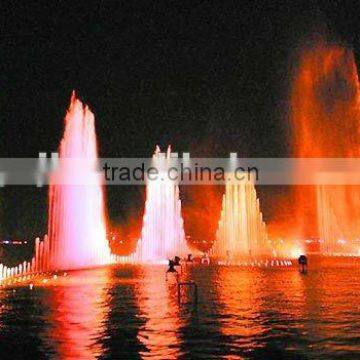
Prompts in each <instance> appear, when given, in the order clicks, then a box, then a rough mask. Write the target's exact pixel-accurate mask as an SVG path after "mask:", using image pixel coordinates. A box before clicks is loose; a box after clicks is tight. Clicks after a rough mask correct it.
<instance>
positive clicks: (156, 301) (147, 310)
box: [137, 266, 180, 359]
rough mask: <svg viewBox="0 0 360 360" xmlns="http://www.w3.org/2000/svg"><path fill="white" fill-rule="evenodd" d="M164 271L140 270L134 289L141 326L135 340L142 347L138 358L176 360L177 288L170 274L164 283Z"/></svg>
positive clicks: (178, 353) (177, 325) (157, 269)
mask: <svg viewBox="0 0 360 360" xmlns="http://www.w3.org/2000/svg"><path fill="white" fill-rule="evenodd" d="M165 271H166V269H165V268H164V267H160V266H155V267H144V268H143V272H142V281H141V283H140V284H139V286H138V287H137V301H138V306H139V311H140V316H141V317H142V318H143V319H144V320H145V323H144V324H143V325H142V326H141V327H140V329H139V333H138V339H139V340H140V341H141V343H142V344H143V345H144V346H145V350H142V351H140V355H141V357H142V358H144V359H146V358H151V359H164V358H166V359H177V358H178V356H179V355H180V351H179V345H180V338H179V327H180V319H179V307H178V304H177V285H176V281H175V278H174V277H173V276H172V274H171V275H170V276H169V277H168V280H167V281H165Z"/></svg>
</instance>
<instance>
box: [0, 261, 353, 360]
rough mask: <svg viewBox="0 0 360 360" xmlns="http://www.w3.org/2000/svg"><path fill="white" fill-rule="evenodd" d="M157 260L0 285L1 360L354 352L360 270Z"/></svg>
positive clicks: (347, 354) (315, 356)
mask: <svg viewBox="0 0 360 360" xmlns="http://www.w3.org/2000/svg"><path fill="white" fill-rule="evenodd" d="M165 270H166V268H165V267H162V266H144V267H140V266H119V267H108V268H101V269H94V270H86V271H78V272H72V273H69V274H68V275H67V276H59V277H58V278H57V279H51V280H49V281H48V282H47V283H42V282H41V283H39V284H37V283H35V286H34V288H33V289H32V290H31V289H30V288H29V286H28V285H27V286H17V287H13V288H6V289H0V359H22V358H24V359H33V358H34V359H48V358H50V359H92V358H100V359H242V358H245V359H332V358H334V359H336V358H337V359H359V358H360V282H359V279H360V277H359V275H360V268H359V266H358V265H357V264H352V265H351V264H350V265H349V264H347V265H346V266H345V265H344V266H342V265H338V266H324V265H323V266H313V267H310V270H309V272H308V273H307V274H300V273H299V272H298V270H297V268H296V267H292V268H277V267H273V268H265V269H262V268H256V267H254V268H241V267H230V266H229V267H226V266H222V267H218V266H210V267H206V266H204V267H191V268H187V269H186V270H184V272H183V274H182V279H183V280H192V281H195V282H196V284H197V285H198V303H197V305H196V304H195V303H194V294H193V292H192V291H191V290H184V291H182V292H181V294H180V295H181V302H182V304H181V305H180V306H179V304H178V295H177V286H176V283H175V279H174V278H173V277H172V276H170V277H169V278H168V281H165Z"/></svg>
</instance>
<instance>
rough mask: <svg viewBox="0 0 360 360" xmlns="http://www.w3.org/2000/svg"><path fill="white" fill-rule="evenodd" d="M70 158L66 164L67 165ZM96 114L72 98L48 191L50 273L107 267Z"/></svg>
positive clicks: (73, 95) (107, 257)
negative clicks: (97, 171) (105, 265)
mask: <svg viewBox="0 0 360 360" xmlns="http://www.w3.org/2000/svg"><path fill="white" fill-rule="evenodd" d="M69 159H70V160H69ZM97 159H98V152H97V144H96V135H95V126H94V115H93V113H92V112H91V111H90V110H89V108H88V107H87V106H84V105H83V104H82V103H81V101H80V100H78V99H77V98H76V96H75V93H73V94H72V97H71V102H70V107H69V109H68V112H67V114H66V117H65V131H64V136H63V138H62V140H61V143H60V148H59V167H58V169H57V170H56V171H55V172H53V173H52V175H51V178H50V189H49V225H48V234H49V245H48V246H49V249H48V250H49V251H48V253H49V259H48V262H49V268H50V269H51V270H58V269H79V268H86V267H93V266H99V265H104V264H107V263H109V262H111V254H110V248H109V245H108V241H107V239H106V220H105V209H104V196H103V184H102V179H101V177H100V174H98V173H96V165H97Z"/></svg>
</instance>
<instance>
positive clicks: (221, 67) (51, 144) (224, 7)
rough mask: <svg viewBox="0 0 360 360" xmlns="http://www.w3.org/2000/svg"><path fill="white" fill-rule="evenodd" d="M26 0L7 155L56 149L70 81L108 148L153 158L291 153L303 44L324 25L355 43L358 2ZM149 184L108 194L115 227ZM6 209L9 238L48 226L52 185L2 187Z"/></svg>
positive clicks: (8, 102)
mask: <svg viewBox="0 0 360 360" xmlns="http://www.w3.org/2000/svg"><path fill="white" fill-rule="evenodd" d="M18 3H19V4H17V5H16V4H15V2H6V1H3V2H1V5H0V7H1V9H0V10H1V12H0V13H1V28H0V31H1V42H0V79H1V92H0V116H1V121H0V137H1V141H0V153H1V156H2V157H36V156H37V155H38V153H39V152H40V151H45V152H51V151H55V150H56V149H57V146H58V143H59V139H60V137H61V135H62V130H63V116H64V114H65V110H66V107H67V105H68V102H69V97H70V94H71V91H72V89H75V90H76V91H77V92H78V94H79V96H80V98H81V99H82V100H84V101H85V102H86V103H87V104H88V105H89V106H90V108H91V109H92V111H93V112H94V113H95V116H96V127H97V135H98V142H99V150H100V155H101V156H102V157H149V156H150V155H151V153H152V152H153V149H154V147H155V145H156V144H159V145H161V146H166V145H167V144H172V146H173V149H174V151H179V152H183V151H186V152H188V151H190V152H191V153H192V156H208V157H210V156H219V157H220V156H223V157H224V156H228V154H229V152H230V151H237V152H238V154H239V155H240V156H254V157H255V156H262V157H279V156H289V155H290V147H289V140H288V139H289V136H288V135H289V128H288V125H287V107H288V101H287V100H288V90H289V83H290V74H291V69H292V67H293V66H294V63H295V62H296V54H297V52H298V51H299V49H300V48H301V46H302V44H303V43H304V42H306V41H309V39H311V37H312V36H314V34H316V33H317V32H322V31H326V32H327V33H330V34H331V36H332V37H333V38H334V39H337V40H339V41H342V42H343V43H345V44H348V45H351V46H353V47H354V50H355V55H356V56H358V51H359V50H360V46H359V36H358V34H359V33H360V32H359V31H360V21H359V20H360V19H359V18H358V15H357V14H359V13H360V12H359V10H360V9H359V5H357V6H354V4H356V3H357V2H356V1H346V2H345V3H346V5H344V4H343V1H311V2H307V1H281V2H280V1H279V2H276V1H248V2H247V1H197V0H191V1H187V0H182V1H167V2H164V1H135V0H130V1H113V2H111V1H101V2H98V5H97V6H90V5H88V4H87V2H81V1H78V2H71V6H69V5H68V4H67V3H65V2H62V1H56V2H42V3H41V4H39V3H37V4H35V5H34V4H31V3H30V2H26V1H24V2H23V3H24V4H20V2H18ZM51 3H54V4H51ZM325 29H327V30H325ZM357 60H358V59H357ZM142 190H143V189H139V188H135V187H132V188H131V189H129V188H126V189H125V188H124V187H112V188H111V189H107V207H108V210H109V213H110V217H111V219H112V221H113V222H114V223H115V224H116V223H118V222H121V221H124V219H126V218H127V217H131V216H138V214H139V212H141V207H142V206H143V204H142ZM261 196H263V199H262V200H263V204H265V206H264V207H266V203H267V198H268V197H269V195H267V194H266V191H262V192H261ZM0 205H1V220H0V224H1V225H0V233H1V236H2V237H10V238H14V237H21V238H32V237H33V236H35V235H38V234H43V233H44V232H46V208H47V205H46V188H44V189H41V190H39V189H37V188H35V187H26V188H19V187H17V188H12V187H8V188H5V189H2V190H1V191H0ZM265 215H266V209H265Z"/></svg>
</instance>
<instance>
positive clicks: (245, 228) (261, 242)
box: [211, 175, 271, 261]
mask: <svg viewBox="0 0 360 360" xmlns="http://www.w3.org/2000/svg"><path fill="white" fill-rule="evenodd" d="M227 178H230V175H228V176H227ZM211 252H212V255H213V256H215V257H218V258H222V259H227V260H228V261H236V260H239V259H241V258H249V257H262V256H266V255H270V254H271V251H270V247H269V241H268V237H267V231H266V225H265V223H264V221H263V217H262V213H261V210H260V204H259V199H258V198H257V196H256V190H255V187H254V184H253V182H252V181H250V180H242V181H236V180H235V179H232V180H231V181H228V182H227V183H226V186H225V194H224V195H223V200H222V210H221V216H220V221H219V227H218V230H217V236H216V241H215V243H214V245H213V248H212V251H211Z"/></svg>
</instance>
